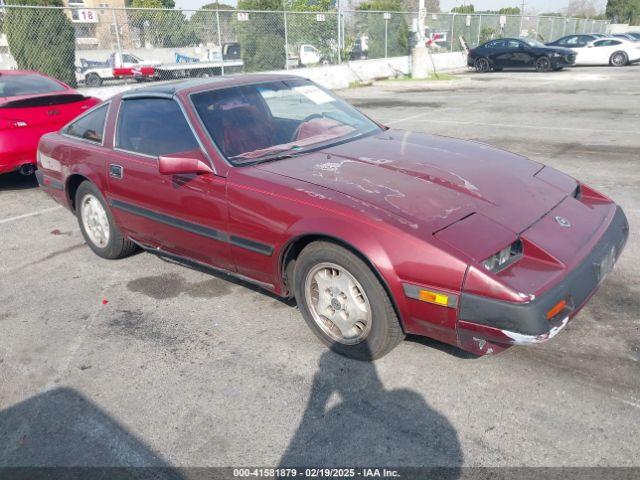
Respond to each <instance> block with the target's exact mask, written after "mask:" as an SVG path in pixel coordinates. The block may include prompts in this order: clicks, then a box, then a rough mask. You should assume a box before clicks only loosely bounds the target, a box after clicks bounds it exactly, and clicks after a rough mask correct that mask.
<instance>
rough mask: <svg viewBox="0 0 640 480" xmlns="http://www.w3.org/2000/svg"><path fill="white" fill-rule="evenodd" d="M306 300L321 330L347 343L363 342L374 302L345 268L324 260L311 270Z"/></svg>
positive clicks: (307, 280) (369, 323)
mask: <svg viewBox="0 0 640 480" xmlns="http://www.w3.org/2000/svg"><path fill="white" fill-rule="evenodd" d="M304 293H305V300H306V303H307V305H308V307H309V310H310V312H311V315H312V316H313V320H314V321H315V323H316V324H317V325H318V327H320V329H321V330H322V331H323V332H324V333H325V334H326V335H328V336H329V337H330V338H331V339H332V340H334V341H336V342H339V343H342V344H344V345H355V344H358V343H360V342H362V341H363V340H364V339H365V338H366V337H367V335H368V334H369V332H370V331H371V324H372V316H371V304H370V303H369V299H368V298H367V295H366V293H365V291H364V288H363V287H362V285H361V284H360V282H358V280H356V278H355V277H354V276H353V275H352V274H351V273H350V272H349V271H347V270H346V269H345V268H343V267H341V266H339V265H336V264H335V263H328V262H325V263H320V264H318V265H315V266H314V267H313V268H312V269H311V270H310V271H309V273H307V275H306V278H305V283H304Z"/></svg>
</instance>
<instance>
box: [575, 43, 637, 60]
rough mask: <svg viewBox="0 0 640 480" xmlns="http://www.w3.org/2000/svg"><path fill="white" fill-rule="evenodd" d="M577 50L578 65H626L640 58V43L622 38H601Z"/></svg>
mask: <svg viewBox="0 0 640 480" xmlns="http://www.w3.org/2000/svg"><path fill="white" fill-rule="evenodd" d="M576 51H577V55H576V65H612V66H614V67H624V66H625V65H629V64H630V63H634V62H637V61H639V60H640V43H638V42H631V41H629V40H625V39H622V38H601V39H598V40H596V41H593V42H590V43H588V44H587V45H586V46H585V47H583V48H580V49H578V50H576Z"/></svg>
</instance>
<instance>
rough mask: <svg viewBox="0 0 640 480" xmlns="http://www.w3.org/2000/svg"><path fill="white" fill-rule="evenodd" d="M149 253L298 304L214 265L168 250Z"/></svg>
mask: <svg viewBox="0 0 640 480" xmlns="http://www.w3.org/2000/svg"><path fill="white" fill-rule="evenodd" d="M147 252H148V253H150V254H152V255H155V256H156V257H158V258H159V259H160V260H162V261H164V262H167V263H171V264H174V265H179V266H181V267H186V268H189V269H191V270H195V271H197V272H200V273H204V274H206V275H210V276H212V277H215V278H218V279H220V280H224V281H226V282H230V283H232V284H234V285H239V286H241V287H244V288H247V289H249V290H251V291H253V292H256V293H261V294H263V295H266V296H267V297H270V298H272V299H274V300H277V301H279V302H282V303H283V304H285V305H288V306H290V307H295V306H296V301H295V299H293V298H284V297H281V296H280V295H276V294H275V293H273V292H271V291H269V290H267V289H266V288H262V287H260V286H259V285H256V284H255V283H251V282H248V281H245V280H242V279H241V278H238V277H234V276H233V275H231V274H228V273H225V272H224V271H221V270H217V269H215V268H213V267H208V266H206V265H203V264H201V263H196V262H192V261H190V260H188V259H186V258H180V257H176V256H173V255H171V254H168V253H166V252H159V251H154V250H147Z"/></svg>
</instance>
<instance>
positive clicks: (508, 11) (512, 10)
mask: <svg viewBox="0 0 640 480" xmlns="http://www.w3.org/2000/svg"><path fill="white" fill-rule="evenodd" d="M498 14H499V15H520V7H505V8H501V9H500V10H498Z"/></svg>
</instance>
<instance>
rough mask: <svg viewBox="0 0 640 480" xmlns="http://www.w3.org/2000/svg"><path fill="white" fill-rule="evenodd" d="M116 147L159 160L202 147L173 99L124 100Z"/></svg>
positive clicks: (119, 119) (119, 117)
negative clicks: (158, 157) (162, 156)
mask: <svg viewBox="0 0 640 480" xmlns="http://www.w3.org/2000/svg"><path fill="white" fill-rule="evenodd" d="M116 147H117V148H120V149H122V150H127V151H129V152H134V153H141V154H143V155H151V156H154V157H157V156H159V155H169V154H172V153H178V152H188V151H191V150H196V149H197V148H199V145H198V141H197V140H196V138H195V136H194V135H193V132H192V131H191V128H190V127H189V124H188V123H187V120H186V119H185V118H184V114H183V113H182V110H181V109H180V106H179V105H178V104H177V103H176V102H175V101H174V100H168V99H163V98H140V99H132V100H123V101H122V104H121V105H120V112H119V113H118V129H117V134H116Z"/></svg>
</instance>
